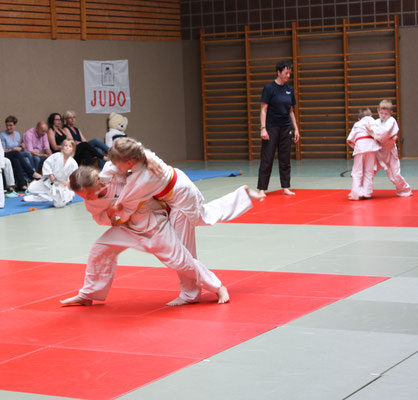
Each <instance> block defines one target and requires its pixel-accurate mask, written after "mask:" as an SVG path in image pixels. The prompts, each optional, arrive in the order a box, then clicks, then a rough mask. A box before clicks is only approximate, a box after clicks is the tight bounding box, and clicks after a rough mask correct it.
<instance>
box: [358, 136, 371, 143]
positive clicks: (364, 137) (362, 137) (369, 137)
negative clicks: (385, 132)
mask: <svg viewBox="0 0 418 400" xmlns="http://www.w3.org/2000/svg"><path fill="white" fill-rule="evenodd" d="M360 139H373V136H360V137H358V138H357V139H356V142H357V140H360Z"/></svg>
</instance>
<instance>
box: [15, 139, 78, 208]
mask: <svg viewBox="0 0 418 400" xmlns="http://www.w3.org/2000/svg"><path fill="white" fill-rule="evenodd" d="M74 152H75V142H74V141H73V140H69V139H66V140H64V141H63V142H62V148H61V151H60V152H59V153H54V154H52V155H51V156H49V157H48V158H47V159H46V160H45V162H44V163H43V165H42V178H41V179H40V180H39V181H32V182H31V184H30V185H29V187H28V194H27V195H26V196H24V197H23V201H52V202H53V204H54V207H64V206H65V205H66V204H67V203H69V202H70V201H72V200H73V198H74V195H75V193H74V192H73V191H72V190H71V189H70V188H69V178H70V175H71V174H72V173H73V172H74V171H75V170H76V169H77V167H78V165H77V162H76V161H75V160H74V158H73V157H72V156H73V155H74Z"/></svg>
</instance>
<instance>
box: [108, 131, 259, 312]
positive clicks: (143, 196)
mask: <svg viewBox="0 0 418 400" xmlns="http://www.w3.org/2000/svg"><path fill="white" fill-rule="evenodd" d="M109 157H110V159H111V160H112V162H113V163H114V164H115V165H116V166H117V168H118V169H119V170H120V171H123V172H128V171H132V173H131V174H130V175H129V176H128V177H127V182H126V186H125V187H124V188H123V190H122V192H121V194H120V196H119V198H118V200H117V202H116V207H117V211H116V215H117V217H119V218H120V220H121V221H126V220H128V219H129V218H130V216H131V215H132V214H133V213H134V212H135V210H136V209H137V207H138V205H139V204H140V202H142V201H145V200H148V199H150V198H152V197H154V198H156V199H159V200H162V201H164V202H165V203H166V204H167V205H168V206H169V207H170V214H169V218H170V222H171V224H172V226H173V227H174V230H175V231H176V233H177V235H178V237H179V238H180V240H181V242H182V243H183V244H184V245H185V246H186V248H187V249H188V250H189V251H190V253H191V254H192V255H193V257H195V258H196V257H197V254H196V239H195V228H196V226H206V225H213V224H215V223H216V222H219V221H229V220H231V219H234V218H236V217H238V216H240V215H241V214H243V213H244V212H246V211H248V210H249V209H250V208H252V201H251V200H252V199H257V200H262V199H263V196H261V195H260V194H259V193H258V192H256V191H254V190H251V189H249V188H248V187H247V186H242V187H240V188H238V189H237V190H235V191H234V192H232V193H229V194H227V195H226V196H223V197H221V198H219V199H216V200H214V201H211V202H210V203H208V204H203V201H204V198H203V195H202V193H201V192H200V191H199V189H198V188H197V187H196V186H195V185H194V184H193V182H192V181H191V180H190V179H189V178H188V177H187V176H186V175H185V174H184V172H183V171H181V170H179V169H176V168H173V167H170V166H168V165H167V164H165V163H164V162H163V161H162V160H161V159H160V158H158V157H157V156H156V155H155V154H154V153H152V152H150V151H144V149H143V147H142V145H141V144H140V143H138V142H136V141H135V140H133V139H131V138H121V139H117V140H116V141H115V142H114V144H113V146H112V147H111V149H110V150H109ZM150 159H152V160H153V161H155V162H157V164H158V165H159V166H160V167H161V170H162V173H161V175H160V176H157V175H155V174H153V173H152V172H150V171H149V169H148V168H147V165H146V164H147V160H150ZM180 280H181V283H180V285H181V287H182V288H185V289H186V288H187V291H188V292H189V293H190V292H191V291H192V287H195V289H196V293H195V295H194V296H193V297H194V298H198V297H199V295H200V289H199V288H198V287H196V286H195V285H194V283H193V282H190V281H188V280H187V277H180ZM177 300H178V302H179V303H180V304H182V300H181V299H177ZM174 302H175V300H174V301H173V303H174ZM173 305H174V304H173Z"/></svg>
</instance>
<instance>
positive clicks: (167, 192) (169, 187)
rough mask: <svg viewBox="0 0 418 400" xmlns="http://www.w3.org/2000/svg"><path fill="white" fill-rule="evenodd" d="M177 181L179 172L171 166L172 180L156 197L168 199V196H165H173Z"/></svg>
mask: <svg viewBox="0 0 418 400" xmlns="http://www.w3.org/2000/svg"><path fill="white" fill-rule="evenodd" d="M176 182H177V172H176V170H175V169H174V168H173V167H171V178H170V182H168V185H167V186H166V187H165V189H164V190H163V191H162V192H160V193H158V194H156V195H155V196H154V197H155V198H157V199H158V200H168V198H165V197H167V196H171V194H172V191H173V188H174V185H175V184H176ZM164 198H165V199H164Z"/></svg>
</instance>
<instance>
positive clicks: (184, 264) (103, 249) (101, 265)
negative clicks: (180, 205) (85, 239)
mask: <svg viewBox="0 0 418 400" xmlns="http://www.w3.org/2000/svg"><path fill="white" fill-rule="evenodd" d="M128 248H134V249H136V250H139V251H144V252H147V253H151V254H154V255H155V256H156V257H157V258H158V259H159V260H160V261H161V262H162V263H163V264H165V266H167V267H168V268H170V269H173V270H175V271H177V273H178V275H179V276H180V277H182V276H184V277H185V278H188V279H189V280H191V281H193V283H194V286H197V287H199V288H203V289H205V290H208V291H210V292H215V293H216V292H217V291H218V290H219V288H220V287H221V285H222V283H221V281H220V280H219V279H218V278H217V277H216V275H215V274H214V273H213V272H211V271H209V270H208V269H207V268H206V267H205V266H204V265H203V264H202V263H201V262H199V261H198V260H196V259H194V258H193V257H192V255H191V254H190V252H189V251H188V250H187V249H186V248H185V247H184V246H183V245H182V243H181V242H180V240H179V239H178V237H177V235H176V233H175V232H174V229H173V228H172V226H171V224H170V223H169V221H168V219H167V218H166V217H164V219H162V220H161V221H160V223H159V224H158V225H157V226H156V227H155V228H153V229H151V230H149V231H147V232H145V233H141V234H138V232H135V231H132V230H130V229H128V228H125V227H122V226H121V227H112V228H110V229H108V230H107V231H106V232H105V233H104V234H103V235H102V236H101V237H100V238H99V239H98V240H96V242H95V243H94V245H93V247H92V248H91V250H90V256H89V259H88V262H87V268H86V275H85V279H84V285H83V288H82V289H81V290H80V291H79V296H80V297H82V298H84V299H89V300H102V301H103V300H105V299H106V297H107V294H108V292H109V289H110V287H111V285H112V282H113V278H114V275H115V271H116V265H117V258H118V255H119V254H120V253H121V252H123V251H124V250H126V249H128ZM194 296H195V293H194V291H193V292H192V293H188V292H187V291H185V290H183V289H182V291H181V293H180V297H181V298H182V299H183V300H186V301H192V300H195V297H194Z"/></svg>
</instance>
